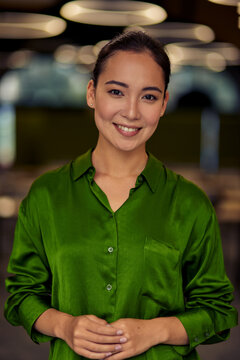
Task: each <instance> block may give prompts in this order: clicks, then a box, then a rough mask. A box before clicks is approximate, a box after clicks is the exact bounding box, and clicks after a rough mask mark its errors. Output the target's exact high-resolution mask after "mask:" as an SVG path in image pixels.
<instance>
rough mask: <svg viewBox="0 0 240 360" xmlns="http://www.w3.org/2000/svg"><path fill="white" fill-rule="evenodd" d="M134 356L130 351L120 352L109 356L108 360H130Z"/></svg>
mask: <svg viewBox="0 0 240 360" xmlns="http://www.w3.org/2000/svg"><path fill="white" fill-rule="evenodd" d="M132 356H133V355H131V354H130V353H129V352H128V351H120V352H117V353H113V354H112V355H107V360H123V359H128V358H130V357H132Z"/></svg>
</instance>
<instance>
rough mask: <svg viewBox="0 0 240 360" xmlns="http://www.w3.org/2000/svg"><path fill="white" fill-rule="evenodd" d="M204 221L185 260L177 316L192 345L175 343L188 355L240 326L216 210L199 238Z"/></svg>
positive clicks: (196, 227) (224, 337)
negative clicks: (181, 301) (182, 301)
mask: <svg viewBox="0 0 240 360" xmlns="http://www.w3.org/2000/svg"><path fill="white" fill-rule="evenodd" d="M199 224H200V225H199ZM202 224H203V219H201V216H200V217H199V218H198V219H197V220H196V224H195V226H194V229H193V231H192V236H191V241H190V244H189V247H188V249H186V251H185V254H184V259H183V279H184V295H185V311H184V312H183V313H181V314H178V315H176V316H177V318H178V319H179V320H180V321H181V322H182V324H183V326H184V328H185V330H186V332H187V334H188V338H189V345H188V346H174V349H175V350H176V351H177V352H178V353H179V354H181V355H187V354H188V353H190V352H191V351H192V350H193V348H195V347H196V346H197V345H199V344H201V343H207V344H211V343H216V342H220V341H223V340H226V339H227V338H228V337H229V334H230V330H229V329H230V328H231V327H233V326H235V325H237V311H236V309H235V308H234V307H232V306H231V302H232V300H233V295H232V294H233V287H232V285H231V283H230V281H229V279H228V277H227V275H226V273H225V268H224V260H223V253H222V245H221V238H220V231H219V226H218V222H217V219H216V215H215V212H214V210H212V214H211V217H210V220H208V222H207V226H206V227H205V229H204V234H203V236H201V237H200V238H199V235H198V234H199V229H200V227H201V228H202V227H203V226H202Z"/></svg>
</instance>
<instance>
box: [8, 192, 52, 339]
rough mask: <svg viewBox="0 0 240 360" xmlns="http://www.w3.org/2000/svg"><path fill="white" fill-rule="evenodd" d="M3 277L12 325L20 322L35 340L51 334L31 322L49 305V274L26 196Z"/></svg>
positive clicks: (36, 222) (34, 217)
mask: <svg viewBox="0 0 240 360" xmlns="http://www.w3.org/2000/svg"><path fill="white" fill-rule="evenodd" d="M8 272H9V273H12V274H14V275H12V276H10V277H9V278H7V279H6V289H7V291H8V292H9V293H10V294H11V295H10V296H9V298H8V299H7V301H6V304H5V311H4V314H5V317H6V319H7V320H8V321H9V322H10V323H11V324H12V325H15V326H17V325H22V326H24V328H25V329H26V331H27V332H28V334H29V335H30V337H31V338H32V340H33V341H34V342H36V343H39V342H45V341H49V340H50V339H51V337H49V336H46V335H43V334H41V333H39V332H37V331H36V330H35V329H34V328H33V325H34V322H35V321H36V320H37V318H38V317H39V316H40V315H41V314H42V313H43V312H44V311H45V310H47V309H49V308H50V307H51V296H50V294H51V290H50V289H51V275H50V274H51V273H50V269H49V266H48V261H47V257H46V254H45V251H44V247H43V244H42V239H41V231H40V227H39V224H38V215H37V209H36V207H35V206H34V205H33V204H32V206H31V205H30V201H29V199H28V198H26V199H24V200H23V202H22V203H21V206H20V209H19V216H18V221H17V225H16V229H15V237H14V244H13V250H12V253H11V256H10V260H9V265H8Z"/></svg>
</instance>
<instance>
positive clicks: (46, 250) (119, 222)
mask: <svg viewBox="0 0 240 360" xmlns="http://www.w3.org/2000/svg"><path fill="white" fill-rule="evenodd" d="M169 74H170V64H169V59H168V57H167V55H166V53H165V52H164V50H163V48H162V47H161V46H160V45H159V44H158V42H156V41H154V40H153V39H151V38H150V37H148V36H147V35H145V34H144V33H142V32H137V33H135V32H130V33H127V34H124V35H120V36H118V37H117V38H115V39H113V40H112V41H111V42H110V43H108V44H107V45H106V46H105V47H104V48H103V49H102V51H101V52H100V54H99V56H98V60H97V62H96V66H95V69H94V72H93V79H92V80H91V81H90V82H89V84H88V88H87V103H88V105H89V106H90V107H91V108H93V109H94V113H95V122H96V126H97V128H98V130H99V137H98V142H97V145H96V147H95V148H94V149H91V150H89V151H88V152H87V153H86V154H84V155H82V156H80V157H79V158H77V159H76V160H75V161H73V162H71V163H70V164H67V165H66V166H64V167H62V168H61V169H58V170H56V171H52V172H49V173H47V174H45V175H43V176H41V177H40V178H39V179H37V180H36V181H35V183H34V184H33V186H32V188H31V190H30V192H29V194H28V196H27V197H26V198H25V199H24V200H23V202H22V204H21V207H20V211H19V219H18V223H17V226H16V233H15V241H14V247H13V252H12V255H11V258H10V263H9V268H8V270H9V272H11V273H14V274H15V275H14V276H13V277H10V278H9V279H8V280H7V288H8V290H9V292H10V293H11V296H10V297H9V299H8V301H7V303H6V309H5V315H6V317H7V319H8V320H9V321H10V322H11V323H12V324H14V325H19V324H22V325H23V326H24V327H25V328H26V330H27V331H28V333H29V335H30V336H31V337H32V339H33V340H34V341H35V342H42V341H48V340H51V350H50V359H57V360H61V359H64V360H67V359H79V358H80V356H82V357H85V358H90V359H104V358H106V357H108V358H109V359H111V360H120V359H126V358H129V357H138V359H145V358H146V357H147V358H148V359H158V360H159V359H166V360H167V359H174V360H176V359H183V358H184V359H199V357H198V355H197V352H196V350H195V348H196V346H197V345H198V344H200V343H203V342H205V343H206V342H207V343H213V342H218V341H222V340H225V339H226V338H227V337H228V334H229V328H230V327H232V326H234V325H236V321H237V320H236V311H235V309H234V308H233V307H232V306H231V305H230V302H231V300H232V291H233V288H232V286H231V284H230V282H229V280H228V278H227V276H226V274H225V270H224V265H223V258H222V250H221V242H220V236H219V230H218V225H217V220H216V216H215V213H214V210H213V207H212V206H211V204H210V202H209V200H208V199H207V198H206V196H205V195H204V194H203V193H202V191H201V190H199V189H198V188H197V187H196V186H195V185H193V184H192V183H190V182H188V181H187V180H185V179H183V178H182V177H181V176H178V175H176V174H175V173H173V172H172V171H170V170H168V169H166V168H165V167H164V166H163V165H162V164H161V162H159V161H158V160H157V159H156V158H155V157H154V156H152V155H151V154H148V153H147V152H146V142H147V140H148V139H149V138H150V137H151V135H152V134H153V133H154V131H155V130H156V128H157V125H158V122H159V118H161V116H163V114H164V112H165V109H166V106H167V102H168V97H169V94H168V91H167V86H168V81H169ZM79 355H80V356H79Z"/></svg>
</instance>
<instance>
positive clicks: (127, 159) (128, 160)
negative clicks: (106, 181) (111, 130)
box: [92, 141, 148, 178]
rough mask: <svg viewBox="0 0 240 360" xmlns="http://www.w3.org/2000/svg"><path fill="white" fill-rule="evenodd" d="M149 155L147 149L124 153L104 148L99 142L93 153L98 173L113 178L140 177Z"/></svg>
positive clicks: (93, 161)
mask: <svg viewBox="0 0 240 360" xmlns="http://www.w3.org/2000/svg"><path fill="white" fill-rule="evenodd" d="M147 160H148V155H147V153H146V150H145V147H143V148H138V149H134V150H133V151H122V150H119V149H116V148H113V147H111V149H110V148H108V146H104V145H103V144H101V143H100V142H99V141H98V143H97V146H96V148H95V149H94V151H93V153H92V163H93V166H94V167H95V169H96V173H98V174H105V175H108V176H112V177H118V178H121V177H127V176H138V175H139V174H140V173H141V172H142V171H143V169H144V168H145V166H146V163H147Z"/></svg>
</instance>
